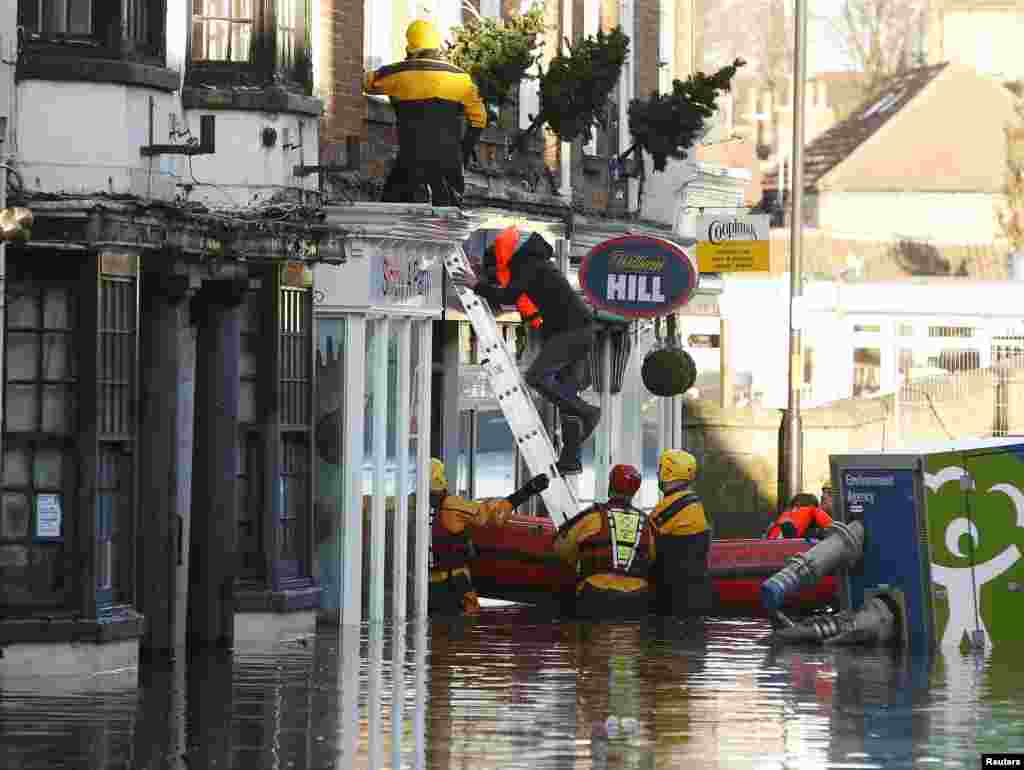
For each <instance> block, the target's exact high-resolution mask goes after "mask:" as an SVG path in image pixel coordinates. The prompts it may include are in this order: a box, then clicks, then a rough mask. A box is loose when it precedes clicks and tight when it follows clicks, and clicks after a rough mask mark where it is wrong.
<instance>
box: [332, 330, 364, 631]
mask: <svg viewBox="0 0 1024 770" xmlns="http://www.w3.org/2000/svg"><path fill="white" fill-rule="evenodd" d="M346 326H347V330H346V331H347V334H346V337H347V339H346V343H347V344H346V345H345V395H344V399H345V412H344V414H345V423H344V428H343V431H344V432H343V434H342V436H341V440H342V442H343V443H342V446H344V447H345V451H344V453H343V454H342V457H343V458H344V463H345V465H344V469H343V471H342V480H343V481H342V502H341V505H342V508H341V511H342V521H343V524H342V546H341V597H340V600H339V603H338V605H337V606H339V607H340V608H341V617H340V619H341V624H342V625H343V626H353V625H354V626H358V625H359V624H360V623H361V622H362V620H363V607H362V603H363V588H362V579H363V459H364V451H363V446H364V445H363V430H364V426H365V422H366V417H365V409H366V317H365V316H363V315H352V316H349V318H348V322H347V324H346Z"/></svg>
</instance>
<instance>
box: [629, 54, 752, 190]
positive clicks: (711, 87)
mask: <svg viewBox="0 0 1024 770" xmlns="http://www.w3.org/2000/svg"><path fill="white" fill-rule="evenodd" d="M745 64H746V62H744V61H743V59H736V61H734V62H733V63H732V64H730V65H729V66H727V67H723V68H722V69H720V70H718V72H716V73H715V74H713V75H705V74H704V73H703V72H697V73H696V74H694V75H691V76H690V77H688V78H687V79H686V80H685V81H680V80H673V81H672V92H671V93H668V94H659V93H657V92H654V93H652V94H651V96H650V98H649V99H646V100H641V99H634V100H633V101H632V102H630V105H629V132H630V134H632V136H633V140H634V145H633V147H632V148H630V151H632V150H635V149H642V150H644V151H646V152H648V153H650V154H651V156H652V157H653V158H654V170H655V171H664V170H665V166H666V164H667V162H668V158H670V157H671V158H676V159H679V160H681V159H683V158H685V157H686V152H687V150H689V148H690V147H692V146H693V144H694V142H696V141H697V139H698V138H699V137H700V136H701V135H702V134H703V133H704V125H705V123H706V122H707V120H708V118H710V117H711V116H712V115H714V114H715V104H716V102H717V100H718V95H719V94H720V93H722V92H723V91H729V90H730V89H731V87H732V79H733V76H735V74H736V71H737V70H738V69H739V68H740V67H742V66H744V65H745ZM626 154H628V152H627V153H626Z"/></svg>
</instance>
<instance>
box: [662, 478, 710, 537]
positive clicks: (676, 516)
mask: <svg viewBox="0 0 1024 770" xmlns="http://www.w3.org/2000/svg"><path fill="white" fill-rule="evenodd" d="M651 524H653V525H654V528H655V529H656V530H657V531H658V533H659V534H662V535H699V534H700V533H701V532H705V531H707V530H708V529H709V527H708V518H707V514H706V513H705V511H704V503H703V501H702V500H701V498H700V495H698V494H697V493H696V492H694V491H692V490H691V489H689V488H686V489H681V490H678V491H676V492H671V493H669V494H667V495H665V496H664V497H663V498H662V499H661V500H660V501H659V502H658V504H657V505H656V506H655V508H654V512H653V513H652V514H651Z"/></svg>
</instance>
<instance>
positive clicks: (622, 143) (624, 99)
mask: <svg viewBox="0 0 1024 770" xmlns="http://www.w3.org/2000/svg"><path fill="white" fill-rule="evenodd" d="M634 1H635V0H619V24H620V25H621V26H622V29H623V31H624V32H625V33H626V35H628V36H629V39H630V40H631V41H633V42H632V44H631V45H630V47H629V53H627V54H626V60H625V61H624V62H623V63H622V75H621V76H620V77H619V153H620V154H621V153H623V152H625V151H626V150H628V149H629V145H630V141H629V139H630V137H629V100H630V99H632V98H633V62H634V61H635V56H636V35H635V34H634V32H635V30H634V26H635V25H634V22H633V8H634V5H633V4H634ZM637 156H638V157H639V158H640V159H641V161H640V162H642V160H643V156H642V154H641V153H640V151H639V150H638V151H637ZM636 190H637V181H636V180H635V179H633V178H630V179H629V180H628V181H627V182H626V210H627V211H629V210H630V209H631V206H632V202H633V199H634V198H635V197H636Z"/></svg>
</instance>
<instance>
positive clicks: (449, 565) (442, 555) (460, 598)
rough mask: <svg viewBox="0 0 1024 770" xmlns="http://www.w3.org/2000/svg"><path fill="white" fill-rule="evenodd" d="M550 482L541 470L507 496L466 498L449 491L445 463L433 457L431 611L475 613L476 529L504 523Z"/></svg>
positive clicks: (429, 610)
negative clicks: (472, 564) (472, 565)
mask: <svg viewBox="0 0 1024 770" xmlns="http://www.w3.org/2000/svg"><path fill="white" fill-rule="evenodd" d="M547 486H548V477H547V476H545V475H544V474H541V475H540V476H536V477H534V478H533V479H531V480H530V481H528V482H527V483H526V485H524V486H523V487H522V488H521V489H519V490H517V491H516V492H514V493H513V494H512V495H510V496H509V497H507V498H500V499H496V500H480V501H474V500H467V499H465V498H464V497H458V496H456V495H450V494H448V479H447V477H446V476H445V470H444V463H442V462H441V461H440V460H438V459H436V458H435V459H431V461H430V588H429V592H428V593H429V595H428V598H427V606H428V612H430V613H432V614H460V613H465V614H473V613H476V612H479V611H480V600H479V598H478V597H477V594H476V591H475V590H474V588H473V578H472V575H471V574H470V570H469V562H470V560H471V559H472V557H473V543H472V540H471V539H470V535H471V534H472V531H473V530H474V529H475V528H477V527H485V526H488V525H494V526H498V527H500V526H503V525H504V524H505V522H506V521H507V520H508V517H509V516H511V515H512V512H513V511H514V510H515V509H516V507H517V506H519V505H522V504H523V503H524V502H526V501H527V500H528V499H529V498H530V497H532V496H533V495H535V494H539V493H540V492H543V491H544V490H545V489H547Z"/></svg>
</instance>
